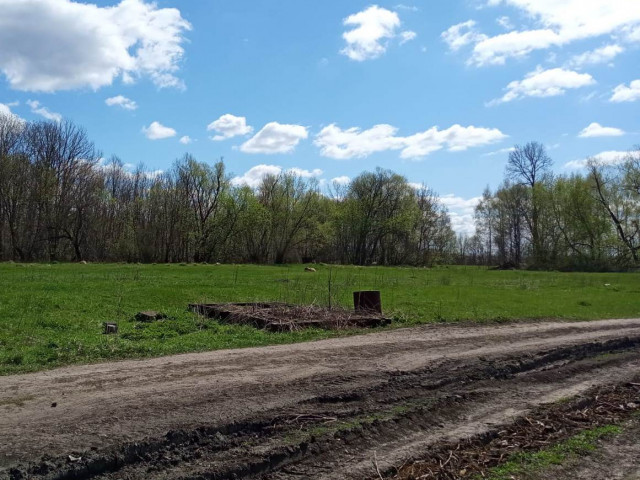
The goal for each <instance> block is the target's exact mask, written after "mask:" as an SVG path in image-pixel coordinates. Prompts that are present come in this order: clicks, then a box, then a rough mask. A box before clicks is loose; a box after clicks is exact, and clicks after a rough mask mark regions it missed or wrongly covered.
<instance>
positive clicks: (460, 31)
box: [440, 20, 487, 52]
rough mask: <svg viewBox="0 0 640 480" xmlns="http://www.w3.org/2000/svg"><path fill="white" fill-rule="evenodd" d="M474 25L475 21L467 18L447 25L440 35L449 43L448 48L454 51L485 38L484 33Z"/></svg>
mask: <svg viewBox="0 0 640 480" xmlns="http://www.w3.org/2000/svg"><path fill="white" fill-rule="evenodd" d="M475 27H476V22H475V21H474V20H467V21H466V22H462V23H458V24H457V25H453V26H451V27H449V29H447V30H446V31H444V32H442V34H441V35H440V36H441V37H442V39H443V40H444V41H445V43H446V44H447V45H449V48H450V49H451V50H452V51H454V52H456V51H458V50H460V49H461V48H462V47H464V46H466V45H469V44H471V43H477V42H479V41H481V40H483V39H485V38H487V36H486V35H483V34H481V33H478V32H477V31H476V28H475Z"/></svg>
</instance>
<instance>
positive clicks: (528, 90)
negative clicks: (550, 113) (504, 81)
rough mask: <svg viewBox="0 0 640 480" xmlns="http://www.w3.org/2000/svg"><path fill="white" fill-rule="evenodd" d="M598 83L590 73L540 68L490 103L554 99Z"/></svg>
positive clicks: (516, 81)
mask: <svg viewBox="0 0 640 480" xmlns="http://www.w3.org/2000/svg"><path fill="white" fill-rule="evenodd" d="M594 83H596V81H595V80H594V79H593V77H592V76H591V75H589V74H588V73H578V72H574V71H572V70H565V69H563V68H551V69H549V70H544V69H542V68H541V67H538V68H537V69H536V70H534V71H533V72H529V73H527V74H526V75H525V77H524V79H522V80H514V81H513V82H511V83H509V85H507V88H506V90H507V92H506V93H505V94H504V95H503V96H502V98H499V99H496V100H493V101H491V102H489V104H490V105H494V104H498V103H505V102H511V101H512V100H518V99H520V98H524V97H554V96H557V95H564V93H565V92H566V91H567V90H568V89H574V88H580V87H586V86H588V85H593V84H594Z"/></svg>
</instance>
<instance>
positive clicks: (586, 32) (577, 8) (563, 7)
mask: <svg viewBox="0 0 640 480" xmlns="http://www.w3.org/2000/svg"><path fill="white" fill-rule="evenodd" d="M487 4H488V5H489V6H497V5H500V4H506V5H509V6H512V7H515V8H517V9H519V10H520V11H521V12H523V13H524V14H525V15H526V16H527V17H528V18H530V19H531V20H532V24H533V27H532V28H530V29H523V30H520V31H512V32H508V33H504V34H500V35H495V36H491V37H488V36H487V37H485V38H478V39H477V41H476V42H475V46H474V48H473V53H472V55H471V58H470V59H469V63H470V64H472V65H477V66H482V65H496V64H503V63H505V61H506V60H507V59H508V58H517V57H522V56H525V55H527V54H529V53H530V52H532V51H534V50H539V49H546V48H549V47H553V46H564V45H567V44H569V43H571V42H574V41H577V40H584V39H587V38H596V37H599V36H602V35H609V36H616V35H619V34H620V33H623V34H625V36H626V37H625V39H626V40H627V41H633V40H634V39H635V35H636V32H637V28H638V27H639V26H640V2H637V1H629V0H588V1H585V0H489V2H487ZM638 36H640V34H638Z"/></svg>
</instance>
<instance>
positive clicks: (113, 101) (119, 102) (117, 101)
mask: <svg viewBox="0 0 640 480" xmlns="http://www.w3.org/2000/svg"><path fill="white" fill-rule="evenodd" d="M104 103H106V104H107V105H108V106H110V107H113V106H118V107H121V108H124V109H125V110H135V109H136V108H138V104H137V103H136V102H135V101H133V100H131V99H130V98H127V97H124V96H122V95H117V96H115V97H110V98H107V99H106V100H105V101H104Z"/></svg>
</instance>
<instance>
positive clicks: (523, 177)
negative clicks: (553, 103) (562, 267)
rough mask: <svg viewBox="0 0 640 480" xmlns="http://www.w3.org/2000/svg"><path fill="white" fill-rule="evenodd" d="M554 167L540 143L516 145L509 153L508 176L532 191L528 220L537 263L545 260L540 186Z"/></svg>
mask: <svg viewBox="0 0 640 480" xmlns="http://www.w3.org/2000/svg"><path fill="white" fill-rule="evenodd" d="M552 165H553V160H551V157H549V155H547V152H546V149H545V147H544V145H543V144H541V143H539V142H529V143H527V144H526V145H524V146H520V145H516V146H515V148H514V150H513V151H512V152H510V153H509V160H508V162H507V169H506V173H507V176H508V177H509V178H510V179H511V180H513V181H514V182H515V183H517V184H519V185H523V186H526V187H529V189H530V195H531V206H530V208H529V209H528V212H527V213H528V215H527V217H526V220H527V223H528V226H529V230H530V233H531V243H532V246H533V258H534V261H535V262H536V263H540V262H541V261H542V260H543V251H542V239H541V234H540V221H539V220H540V210H541V207H540V202H539V198H538V197H539V195H538V184H539V183H540V181H541V180H542V179H543V177H544V176H546V175H547V174H548V173H549V169H550V168H551V167H552Z"/></svg>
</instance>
